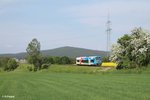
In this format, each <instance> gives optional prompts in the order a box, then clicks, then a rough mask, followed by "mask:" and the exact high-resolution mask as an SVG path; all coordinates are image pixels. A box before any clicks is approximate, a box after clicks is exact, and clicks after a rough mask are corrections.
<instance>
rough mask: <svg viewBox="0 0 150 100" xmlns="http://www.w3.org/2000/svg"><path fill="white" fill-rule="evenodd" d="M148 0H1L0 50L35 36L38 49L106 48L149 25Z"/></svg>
mask: <svg viewBox="0 0 150 100" xmlns="http://www.w3.org/2000/svg"><path fill="white" fill-rule="evenodd" d="M149 4H150V0H0V53H1V54H2V53H17V52H24V51H26V47H27V45H28V43H29V42H30V41H31V40H32V39H33V38H37V39H38V40H39V41H40V43H41V49H42V50H45V49H52V48H57V47H62V46H73V47H82V48H87V49H94V50H106V22H107V15H108V11H109V12H110V20H111V22H112V24H111V28H112V32H111V43H112V44H114V43H116V41H117V39H118V38H119V37H121V36H123V34H125V33H130V31H131V30H132V29H133V28H134V27H142V28H144V29H148V30H149V29H150V6H149Z"/></svg>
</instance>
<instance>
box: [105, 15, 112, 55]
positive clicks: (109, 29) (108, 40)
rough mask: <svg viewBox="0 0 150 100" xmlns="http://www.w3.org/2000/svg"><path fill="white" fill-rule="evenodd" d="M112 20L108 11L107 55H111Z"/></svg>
mask: <svg viewBox="0 0 150 100" xmlns="http://www.w3.org/2000/svg"><path fill="white" fill-rule="evenodd" d="M110 25H111V21H110V15H109V12H108V16H107V22H106V27H107V29H106V34H107V48H106V49H107V57H109V55H110V48H111V47H110V46H111V40H110V38H111V36H110V35H111V30H112V29H111V26H110Z"/></svg>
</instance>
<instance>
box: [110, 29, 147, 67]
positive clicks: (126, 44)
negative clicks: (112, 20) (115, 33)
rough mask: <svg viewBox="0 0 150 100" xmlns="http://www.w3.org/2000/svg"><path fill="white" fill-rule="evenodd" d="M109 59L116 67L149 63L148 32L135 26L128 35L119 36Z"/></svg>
mask: <svg viewBox="0 0 150 100" xmlns="http://www.w3.org/2000/svg"><path fill="white" fill-rule="evenodd" d="M117 43H118V44H117V45H114V46H113V48H112V53H111V57H110V59H111V60H112V61H116V62H117V63H118V65H119V66H118V68H138V67H142V66H147V65H148V64H149V63H150V32H148V31H145V30H142V29H141V28H135V29H134V30H132V31H131V34H130V35H127V34H125V35H124V36H123V37H121V38H119V39H118V41H117Z"/></svg>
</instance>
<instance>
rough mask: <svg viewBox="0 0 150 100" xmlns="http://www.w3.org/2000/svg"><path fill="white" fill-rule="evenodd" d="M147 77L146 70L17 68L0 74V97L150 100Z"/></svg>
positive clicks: (66, 99)
mask: <svg viewBox="0 0 150 100" xmlns="http://www.w3.org/2000/svg"><path fill="white" fill-rule="evenodd" d="M55 67H57V68H58V67H59V66H58V65H57V66H55ZM51 69H53V70H56V69H54V68H53V67H52V68H51ZM66 69H68V67H67V68H66ZM92 69H95V68H92ZM96 69H97V68H96ZM56 72H60V70H59V71H58V69H57V71H56ZM64 72H65V71H64ZM149 77H150V74H148V73H147V74H146V73H145V74H120V73H118V74H115V73H109V74H81V73H63V72H62V71H61V73H55V72H54V71H53V72H51V71H50V69H49V70H48V71H40V72H25V70H24V71H23V70H22V71H19V69H17V70H16V71H15V72H9V73H0V96H2V95H12V96H13V95H14V96H15V100H149V99H150V95H149V93H150V89H149V88H150V84H149V83H150V80H149ZM1 99H4V98H1V97H0V100H1ZM4 100H6V98H5V99H4Z"/></svg>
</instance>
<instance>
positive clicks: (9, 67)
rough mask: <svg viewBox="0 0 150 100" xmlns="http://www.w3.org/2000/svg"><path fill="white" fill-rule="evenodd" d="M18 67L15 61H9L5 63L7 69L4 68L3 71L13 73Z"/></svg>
mask: <svg viewBox="0 0 150 100" xmlns="http://www.w3.org/2000/svg"><path fill="white" fill-rule="evenodd" d="M17 67H18V63H17V62H16V60H15V59H9V60H8V63H7V67H5V69H4V70H5V71H13V70H15V69H16V68H17Z"/></svg>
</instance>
